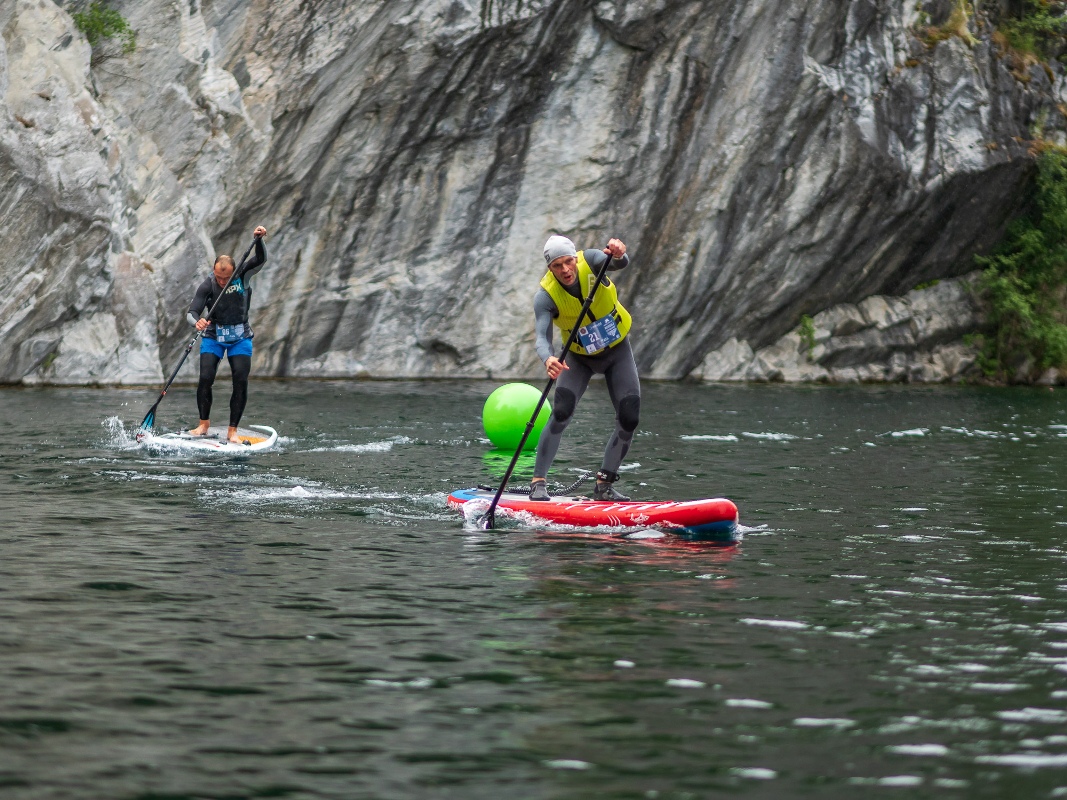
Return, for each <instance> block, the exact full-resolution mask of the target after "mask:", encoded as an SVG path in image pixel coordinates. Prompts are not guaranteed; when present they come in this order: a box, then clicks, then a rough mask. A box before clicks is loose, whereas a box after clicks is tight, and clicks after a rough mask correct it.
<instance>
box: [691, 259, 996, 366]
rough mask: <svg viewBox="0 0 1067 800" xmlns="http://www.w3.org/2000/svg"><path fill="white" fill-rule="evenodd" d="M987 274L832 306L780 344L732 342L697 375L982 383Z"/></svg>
mask: <svg viewBox="0 0 1067 800" xmlns="http://www.w3.org/2000/svg"><path fill="white" fill-rule="evenodd" d="M978 276H979V273H977V272H975V273H972V274H970V275H967V276H964V277H962V278H957V279H951V280H945V281H939V282H937V283H936V285H933V286H930V287H927V288H922V289H916V290H913V291H911V292H908V293H907V294H906V295H904V296H903V297H883V296H878V295H875V296H872V297H868V298H866V299H865V300H863V301H862V302H860V303H858V304H856V305H852V304H841V305H837V306H833V307H831V308H828V309H827V310H826V311H823V312H821V313H819V314H816V315H815V316H814V317H813V318H811V321H810V324H809V325H808V326H807V327H806V329H805V326H803V325H802V326H798V327H797V328H796V329H794V330H792V331H790V332H789V333H787V334H786V335H785V336H783V337H782V338H781V339H779V340H778V341H777V342H775V343H773V344H771V345H769V346H767V347H763V348H760V349H759V350H757V351H753V349H752V347H751V345H750V344H749V343H748V342H747V341H739V340H737V339H732V340H730V341H729V342H727V343H726V345H724V346H723V347H721V348H719V349H718V350H716V351H714V352H712V353H709V354H708V356H707V357H706V358H705V359H704V362H703V363H702V364H701V365H700V367H698V368H697V369H696V370H694V371H693V373H692V376H691V377H693V378H698V379H702V380H706V381H759V382H776V381H781V382H788V383H799V382H811V381H819V382H827V383H859V382H903V383H945V382H959V381H962V380H968V379H978V378H980V377H981V371H980V370H979V369H978V368H977V366H976V364H977V360H978V346H977V345H976V344H973V343H970V342H969V341H968V340H966V337H967V334H969V333H971V332H972V331H974V330H976V329H978V328H979V327H980V326H981V324H982V311H981V306H980V304H979V303H978V301H977V299H976V297H975V291H974V288H973V287H974V284H975V283H976V282H977V279H978Z"/></svg>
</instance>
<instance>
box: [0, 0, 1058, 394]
mask: <svg viewBox="0 0 1067 800" xmlns="http://www.w3.org/2000/svg"><path fill="white" fill-rule="evenodd" d="M939 3H941V4H942V5H945V4H944V3H942V2H941V0H938V2H932V3H929V4H927V6H926V7H925V8H922V7H916V6H915V4H914V3H913V2H912V0H812V2H809V3H796V2H790V1H789V0H756V1H755V2H753V1H752V0H726V1H725V2H720V3H707V2H703V1H700V2H685V1H683V0H604V1H603V2H590V0H555V1H551V2H550V1H549V0H478V2H474V0H357V1H356V2H353V1H352V0H348V1H347V2H345V1H344V0H322V1H321V2H316V3H305V2H298V0H272V2H269V3H268V2H261V0H215V2H208V0H112V2H111V5H112V6H113V7H114V8H117V9H118V10H120V11H121V13H122V14H123V15H124V16H125V17H126V18H127V19H128V20H129V22H130V24H131V25H132V27H133V28H135V29H136V30H137V34H138V35H137V49H136V51H135V52H134V53H133V54H132V55H129V56H124V57H115V58H110V59H105V60H102V61H101V60H100V57H101V55H106V54H105V53H101V52H99V51H98V53H97V54H96V57H95V59H94V60H95V61H96V63H95V64H93V65H92V66H91V65H90V60H91V58H92V55H91V52H90V48H89V46H88V44H87V43H86V41H85V38H84V37H83V36H82V34H81V33H79V32H78V31H77V30H76V29H75V27H74V26H73V24H72V21H71V18H70V16H69V15H68V13H67V11H65V10H64V9H63V8H60V7H59V6H57V5H55V4H54V3H53V2H51V0H3V3H2V5H0V32H2V39H0V48H2V49H0V182H2V186H3V192H2V194H0V212H2V213H0V253H2V255H3V258H2V259H0V287H2V291H0V381H7V382H18V381H26V382H42V381H46V382H48V381H50V382H66V383H82V382H127V383H136V382H152V381H156V380H159V379H160V378H161V377H162V375H163V371H164V370H169V369H170V368H171V365H172V364H173V363H174V362H175V360H176V358H177V355H178V354H179V352H180V351H181V349H182V348H183V346H184V344H185V342H186V341H187V340H188V338H189V337H190V336H191V331H190V329H189V328H188V326H187V323H186V322H185V320H184V316H185V308H186V306H187V304H188V301H189V299H190V298H191V295H192V292H193V290H194V288H195V285H196V283H197V282H198V281H199V280H200V279H201V278H202V277H203V276H204V275H205V274H206V273H207V271H208V269H209V265H210V261H211V259H212V258H213V256H214V254H215V253H216V252H230V253H234V252H239V251H241V250H243V249H244V246H245V245H246V243H247V242H248V241H249V236H250V233H251V230H252V228H253V227H254V225H256V224H263V225H265V226H267V227H268V228H269V229H270V231H271V236H270V238H269V240H268V247H269V251H270V259H271V260H270V262H269V264H268V267H267V268H266V269H265V270H264V271H263V273H262V274H261V277H260V278H258V279H257V283H256V285H255V302H254V310H253V323H254V325H255V329H256V357H255V366H254V368H255V370H256V372H257V373H258V374H261V375H263V374H271V375H281V376H285V375H289V376H324V377H325V376H361V375H363V376H377V377H393V376H397V377H399V376H457V377H458V376H484V375H486V374H491V375H493V376H497V377H504V376H519V375H532V374H536V373H537V370H538V368H539V364H538V362H537V360H536V356H535V355H534V352H533V348H532V313H531V306H530V304H531V299H532V295H533V291H534V289H535V287H536V282H537V280H538V279H539V277H540V275H541V274H542V273H543V267H544V264H543V260H542V259H541V256H540V247H541V244H542V243H543V241H544V238H545V237H546V236H547V235H548V234H549V233H552V232H562V233H566V234H568V235H570V236H572V237H573V238H575V239H576V241H577V242H578V243H579V246H586V247H593V246H600V245H602V244H603V242H604V241H606V239H607V238H608V236H610V235H616V236H619V237H621V238H623V239H624V240H625V241H626V242H627V244H628V246H629V248H630V252H631V255H632V256H633V264H632V266H631V268H630V269H629V270H628V271H627V272H628V273H629V274H627V275H625V276H623V277H621V279H620V281H619V283H620V287H621V294H622V296H623V298H624V302H626V303H627V305H628V306H629V307H630V308H631V310H632V311H633V312H634V315H635V320H636V328H635V333H634V341H635V348H636V352H637V355H638V359H639V362H640V366H641V368H642V370H643V371H644V373H645V374H648V375H651V376H655V377H661V378H681V377H684V376H686V375H689V374H691V373H692V374H694V375H705V374H709V367H708V363H709V362H708V360H707V359H708V356H709V354H716V353H718V354H721V353H722V352H723V348H724V347H729V343H730V342H735V343H739V342H744V343H746V346H747V347H749V349H750V350H751V351H752V352H755V351H758V350H760V349H761V348H763V347H767V346H769V345H771V344H772V343H773V342H775V341H776V340H778V339H779V337H781V336H783V335H784V334H786V333H787V332H788V331H790V330H791V329H793V328H794V327H795V326H796V325H797V322H798V320H799V318H800V316H801V315H802V314H804V313H807V314H813V315H814V314H817V313H818V312H820V311H823V310H825V309H828V308H830V307H832V306H835V305H838V304H841V303H857V302H859V301H861V300H863V299H864V298H866V297H868V296H871V295H876V294H903V293H904V292H906V291H907V290H909V289H911V288H912V287H913V286H914V285H916V284H917V283H919V282H921V281H926V280H930V279H933V278H943V277H951V276H953V275H959V274H962V273H964V272H966V271H968V270H970V269H972V265H971V261H970V256H971V254H972V253H973V252H974V251H975V250H981V249H984V248H986V247H988V246H989V245H990V244H991V243H992V242H993V241H994V240H995V239H996V238H997V236H998V235H999V233H1000V231H1001V230H1002V228H1003V225H1004V223H1005V221H1006V220H1007V219H1008V218H1009V217H1010V216H1011V215H1012V214H1013V213H1014V212H1015V211H1016V210H1017V209H1018V207H1019V205H1020V202H1021V192H1022V189H1023V187H1024V185H1025V182H1026V180H1027V178H1028V175H1029V173H1030V170H1031V165H1032V158H1031V157H1030V156H1029V155H1028V153H1027V149H1028V147H1029V146H1030V142H1029V140H1030V139H1031V138H1032V137H1033V135H1034V134H1033V132H1032V129H1033V127H1034V126H1035V124H1041V125H1043V126H1044V132H1043V135H1044V136H1045V137H1052V138H1054V137H1057V136H1060V134H1059V133H1058V132H1057V130H1056V128H1057V125H1058V126H1059V127H1062V115H1060V114H1059V112H1057V111H1055V110H1054V107H1055V104H1056V103H1057V102H1059V100H1060V96H1061V94H1062V93H1063V91H1064V82H1063V80H1062V78H1061V77H1060V76H1059V75H1058V74H1057V73H1053V72H1051V71H1046V70H1045V69H1044V68H1042V67H1041V66H1039V65H1034V66H1032V67H1031V68H1030V69H1029V73H1028V74H1026V75H1023V76H1022V77H1023V78H1025V82H1024V81H1023V80H1020V79H1019V77H1018V76H1017V75H1013V74H1012V72H1011V70H1010V69H1009V64H1008V63H1006V62H1005V60H1004V59H1003V58H1002V57H1001V56H1000V55H998V52H997V49H996V47H995V46H994V45H993V44H992V42H991V28H990V27H989V26H988V25H983V23H982V20H981V19H972V20H970V22H969V25H970V33H971V34H972V35H973V37H974V38H973V40H971V36H968V37H967V38H968V40H969V41H964V39H963V38H960V36H952V37H950V38H948V39H945V40H943V41H941V42H940V43H938V44H936V45H935V46H928V45H927V44H924V43H923V42H922V41H921V40H920V38H919V37H918V36H917V30H918V26H919V25H920V23H921V22H925V20H924V19H923V20H921V19H920V15H921V14H924V13H927V12H928V13H931V14H933V17H934V20H933V21H934V23H937V22H939V21H943V20H944V19H945V18H946V17H947V15H948V13H949V12H950V11H951V10H952V8H953V7H954V4H953V3H951V2H950V3H947V5H946V7H944V8H941V7H939ZM1016 72H1018V68H1017V69H1016ZM1049 109H1053V111H1052V113H1049ZM714 360H715V358H714V357H713V358H712V361H714ZM192 369H193V366H192V365H190V366H189V368H188V370H187V372H186V373H185V374H184V377H192V375H193V374H194V373H193V372H192ZM694 370H696V372H694Z"/></svg>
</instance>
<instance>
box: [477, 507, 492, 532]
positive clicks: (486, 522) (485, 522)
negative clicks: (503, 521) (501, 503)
mask: <svg viewBox="0 0 1067 800" xmlns="http://www.w3.org/2000/svg"><path fill="white" fill-rule="evenodd" d="M495 522H496V514H494V513H493V509H492V508H490V509H489V510H488V511H486V512H485V513H484V514H482V515H481V516H480V517H479V518H478V527H479V528H481V529H482V530H483V531H491V530H492V529H493V525H494V523H495Z"/></svg>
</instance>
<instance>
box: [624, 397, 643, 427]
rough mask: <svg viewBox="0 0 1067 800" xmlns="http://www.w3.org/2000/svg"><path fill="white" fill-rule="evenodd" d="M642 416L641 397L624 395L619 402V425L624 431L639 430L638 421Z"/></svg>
mask: <svg viewBox="0 0 1067 800" xmlns="http://www.w3.org/2000/svg"><path fill="white" fill-rule="evenodd" d="M640 418H641V397H640V395H630V396H629V397H624V398H623V399H622V402H621V403H619V427H620V428H622V429H623V430H624V431H628V432H630V433H633V432H634V431H635V430H637V423H638V421H639V420H640Z"/></svg>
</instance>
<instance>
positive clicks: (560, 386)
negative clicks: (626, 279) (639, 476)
mask: <svg viewBox="0 0 1067 800" xmlns="http://www.w3.org/2000/svg"><path fill="white" fill-rule="evenodd" d="M583 255H584V257H585V260H586V263H588V264H589V267H590V268H591V269H592V270H593V272H596V271H597V270H599V269H600V267H601V266H603V264H604V259H606V258H607V254H606V253H604V252H603V251H602V250H585V251H583ZM629 263H630V260H629V258H628V257H627V256H625V255H624V256H623V257H622V258H616V259H612V264H611V265H609V267H608V271H609V272H615V271H617V270H620V269H623V268H624V267H626V266H627V265H628V264H629ZM608 280H609V279H608V277H607V276H606V275H605V276H604V282H605V283H607V281H608ZM561 285H562V284H561ZM563 288H564V289H565V290H566V291H567V293H568V294H571V295H573V296H574V297H577V298H579V299H581V298H582V295H581V288H580V286H579V281H575V282H574V283H573V284H571V285H570V286H564V287H563ZM534 315H535V323H534V324H535V327H536V332H537V339H536V347H537V355H538V356H540V357H541V360H542V361H547V360H548V357H549V356H553V355H556V353H554V352H553V351H552V328H553V327H554V326H553V324H552V320H553V319H554V318H555V317H558V316H559V309H558V308H556V303H555V301H554V300H553V299H552V296H551V295H549V293H548V292H547V291H545V290H544V289H543V288H542V289H540V290H539V291H538V292H537V295H536V297H534ZM564 363H566V364H567V366H568V367H570V369H565V370H563V372H561V373H560V376H559V378H557V379H556V394H555V398H554V403H553V407H552V418H551V419H550V420H549V422H548V424H547V425H546V426H545V427H544V430H542V431H541V438H540V439H538V441H537V460H536V462H535V463H534V473H533V474H534V477H537V478H545V477H547V476H548V468H549V467H551V466H552V462H553V460H555V458H556V452H557V451H558V450H559V443H560V440H561V439H562V438H563V431H564V430H565V429H566V427H567V425H568V424H569V423H570V421H571V419H572V418H573V416H574V409H575V408H576V407H577V405H578V401H579V400H581V399H582V395H583V394H585V390H586V388H587V387H588V386H589V380H590V379H591V378H592V377H593V375H603V376H604V378H605V379H606V381H607V384H608V395H609V396H610V398H611V404H612V406H614V408H615V430H614V431H612V434H611V436H610V437H609V438H608V443H607V445H606V447H605V448H604V460H603V462H602V465H601V469H602V470H603V471H604V472H606V473H608V474H609V475H612V476H614V475H616V474H617V473H618V471H619V466H620V465H621V464H622V459H623V457H624V456H625V455H626V451H627V450H629V449H630V443H631V442H632V441H633V438H634V431H635V430H637V423H638V419H639V415H640V412H641V383H640V381H639V379H638V377H637V364H636V363H635V362H634V354H633V350H632V349H631V348H630V337H629V336H627V337H626V338H625V339H623V340H622V341H621V342H619V343H618V344H617V345H615V346H614V347H610V348H608V349H607V350H604V351H602V352H600V353H597V354H596V355H593V356H589V355H581V354H579V353H575V352H573V351H571V352H569V353H567V358H566V360H565V362H564Z"/></svg>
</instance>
